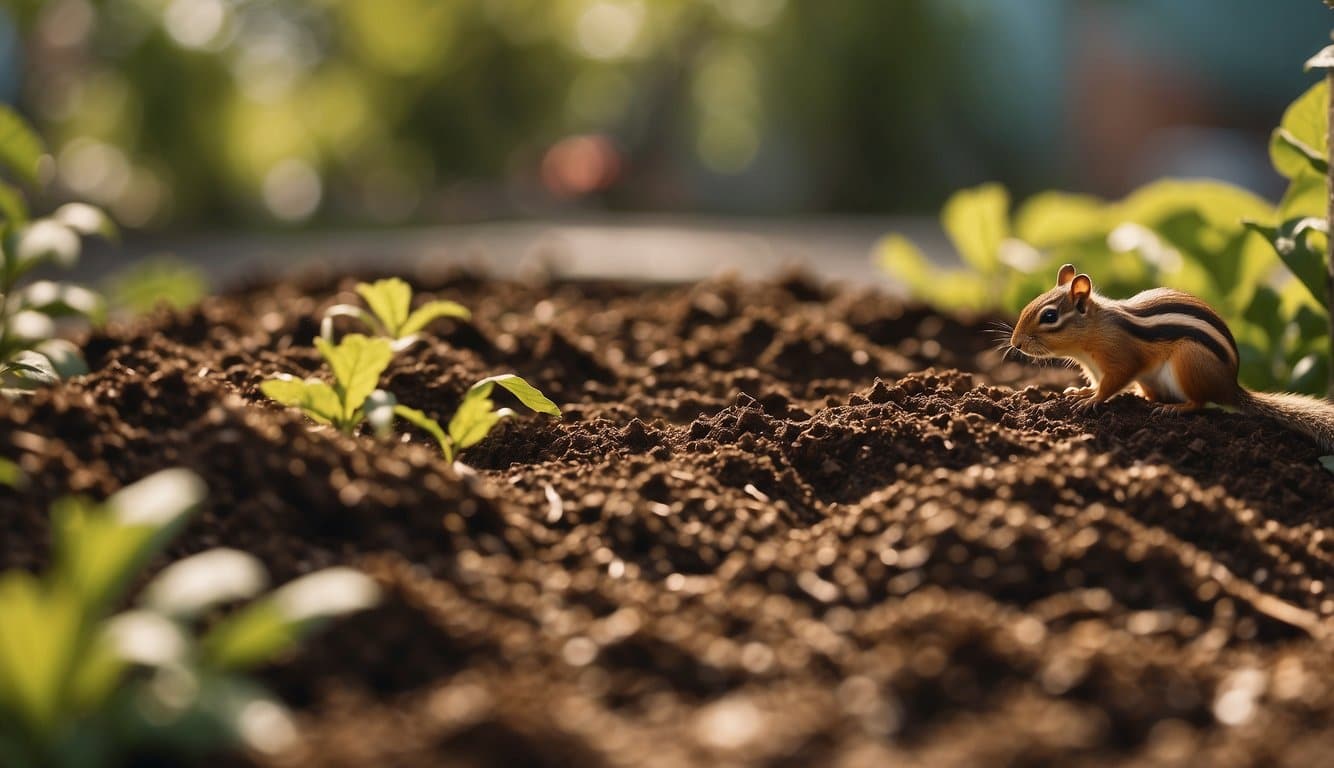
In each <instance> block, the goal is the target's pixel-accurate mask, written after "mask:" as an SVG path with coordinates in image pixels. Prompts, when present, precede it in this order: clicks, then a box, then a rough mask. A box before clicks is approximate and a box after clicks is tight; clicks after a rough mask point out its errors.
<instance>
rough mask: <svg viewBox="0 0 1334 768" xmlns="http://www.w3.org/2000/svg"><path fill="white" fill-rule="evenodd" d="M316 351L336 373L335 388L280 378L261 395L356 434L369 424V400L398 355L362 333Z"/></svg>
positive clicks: (265, 386)
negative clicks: (360, 426) (367, 418)
mask: <svg viewBox="0 0 1334 768" xmlns="http://www.w3.org/2000/svg"><path fill="white" fill-rule="evenodd" d="M315 347H316V348H317V349H319V351H320V354H321V355H323V356H324V361H325V362H326V363H328V364H329V369H330V370H332V371H333V377H334V383H333V384H332V385H330V384H328V383H326V382H323V381H320V380H319V379H305V380H301V379H298V378H295V377H293V376H289V375H287V374H279V377H278V378H276V379H271V380H269V381H266V382H264V383H263V384H261V385H260V387H259V388H260V391H262V392H263V393H264V394H265V395H268V396H269V397H270V398H272V399H274V400H277V401H278V402H280V403H282V404H283V405H287V406H292V407H296V408H300V409H301V410H302V411H304V412H305V414H306V415H307V416H309V417H310V418H312V419H314V420H315V421H317V422H319V423H321V424H332V425H333V426H334V427H335V428H336V429H338V431H340V432H343V433H345V434H352V433H353V432H355V431H356V429H357V427H358V426H359V425H360V424H361V422H363V421H365V420H366V408H365V407H364V406H365V405H366V400H367V398H369V397H370V396H371V393H373V392H375V391H376V387H377V386H378V384H379V381H380V374H382V373H384V369H385V368H388V367H389V362H390V361H391V360H393V358H394V351H393V349H392V348H391V345H390V343H389V342H388V341H387V340H385V339H373V338H370V337H367V336H363V335H362V334H359V333H352V334H348V335H347V336H344V337H343V340H342V341H340V342H339V343H338V345H337V346H335V345H334V344H333V343H332V342H330V341H328V340H327V339H323V338H318V339H315ZM377 402H378V401H377Z"/></svg>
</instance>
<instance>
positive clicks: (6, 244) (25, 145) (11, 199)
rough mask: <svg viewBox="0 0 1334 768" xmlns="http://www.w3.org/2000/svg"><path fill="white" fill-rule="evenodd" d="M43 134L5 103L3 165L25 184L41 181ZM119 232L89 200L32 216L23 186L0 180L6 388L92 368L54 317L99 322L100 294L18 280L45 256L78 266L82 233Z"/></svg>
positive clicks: (1, 368) (0, 116)
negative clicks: (62, 336)
mask: <svg viewBox="0 0 1334 768" xmlns="http://www.w3.org/2000/svg"><path fill="white" fill-rule="evenodd" d="M42 154H43V148H42V143H41V140H40V139H38V138H37V136H36V134H34V133H33V132H32V130H31V129H29V128H28V126H27V125H26V124H25V123H24V122H23V120H22V119H20V118H19V117H18V115H17V114H15V113H14V112H13V111H12V110H10V109H9V108H7V107H4V106H0V170H3V171H5V172H6V173H7V175H8V177H10V178H12V179H14V180H15V181H17V182H18V183H20V184H35V183H36V181H37V163H38V161H39V160H40V158H41V156H42ZM95 234H96V235H102V236H104V237H107V238H112V237H114V236H115V227H114V226H113V225H112V223H111V220H110V219H109V218H107V216H106V215H105V214H104V213H102V212H101V211H99V210H98V209H96V208H94V207H92V206H90V205H84V204H83V203H70V204H68V205H65V206H62V207H60V208H58V209H57V210H56V211H55V213H53V214H52V215H51V216H49V217H47V218H42V219H37V220H31V219H30V218H29V216H28V206H27V203H26V202H25V200H24V197H23V193H22V192H21V191H20V189H19V188H18V187H16V186H14V185H12V184H9V183H7V182H4V181H0V393H3V394H5V395H9V396H13V395H16V394H21V393H23V392H25V391H28V390H31V389H33V388H35V387H37V386H40V385H43V384H49V383H51V382H54V381H58V380H59V379H61V378H65V377H69V376H74V375H78V374H81V373H85V372H86V371H87V368H86V366H85V365H84V363H83V359H82V357H81V356H80V355H79V351H78V350H77V349H76V348H75V347H74V346H73V345H72V344H70V343H69V342H67V341H63V340H60V339H56V338H54V336H55V333H56V320H57V319H58V318H61V317H66V316H80V317H83V318H86V319H88V320H91V321H93V322H95V323H96V322H100V321H101V320H102V318H103V316H104V314H105V307H104V303H103V301H102V298H101V297H100V296H98V295H97V294H96V293H94V292H93V291H90V290H88V289H87V288H83V287H80V286H77V285H71V284H68V283H57V282H52V281H49V280H39V281H35V282H31V283H28V284H27V285H20V281H21V280H22V279H23V278H24V277H25V276H26V275H27V274H28V273H29V272H30V271H31V270H32V269H33V268H34V267H37V266H38V265H40V264H45V263H52V264H55V265H57V266H61V267H70V266H73V264H74V263H75V262H77V261H78V259H79V252H80V250H81V243H80V237H81V236H83V235H95Z"/></svg>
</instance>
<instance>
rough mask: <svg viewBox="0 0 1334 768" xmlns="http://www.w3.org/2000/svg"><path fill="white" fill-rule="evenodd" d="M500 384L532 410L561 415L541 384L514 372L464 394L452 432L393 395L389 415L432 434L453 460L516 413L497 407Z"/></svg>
mask: <svg viewBox="0 0 1334 768" xmlns="http://www.w3.org/2000/svg"><path fill="white" fill-rule="evenodd" d="M496 385H499V386H500V387H502V388H503V389H506V390H508V391H509V392H510V394H512V395H514V396H515V397H516V398H518V400H519V402H520V403H523V405H524V406H526V407H527V408H529V409H530V410H532V411H534V412H536V413H543V414H546V415H548V416H555V417H557V418H559V417H560V408H559V407H557V406H556V404H555V403H554V402H552V401H551V399H550V398H548V397H547V396H546V395H544V394H542V392H541V391H539V390H538V389H537V387H534V386H533V385H532V384H529V383H528V382H527V381H525V380H524V379H522V378H520V377H519V376H516V375H514V374H512V373H506V374H501V375H499V376H490V377H487V378H485V379H482V380H481V381H479V382H477V383H476V384H474V385H472V387H471V388H469V389H468V393H467V394H466V395H464V396H463V401H462V402H460V403H459V407H458V409H457V410H455V411H454V416H453V417H452V418H451V419H450V420H449V430H448V432H446V430H445V429H443V428H442V427H441V426H440V422H438V421H436V420H435V419H432V418H431V417H430V416H427V415H426V414H425V413H423V412H422V411H419V410H417V409H415V408H409V407H407V406H406V405H399V404H398V403H396V402H393V401H392V396H389V398H388V399H387V400H386V401H385V403H384V406H385V407H386V408H388V410H387V411H386V416H387V417H388V418H389V419H390V420H392V418H393V417H394V416H397V417H398V418H400V419H403V420H404V421H406V422H408V423H410V424H412V425H414V426H416V427H418V428H419V429H422V430H424V431H425V432H427V433H428V434H430V435H431V436H432V437H434V438H435V440H436V442H437V443H439V445H440V452H441V454H443V455H444V457H445V460H446V461H451V462H452V461H453V460H454V458H455V457H456V456H457V455H458V454H459V452H460V451H463V450H466V449H468V448H471V447H472V446H474V445H476V444H478V443H480V442H481V441H482V440H484V439H486V436H487V435H488V434H490V433H491V430H492V429H493V428H495V426H496V425H497V424H499V423H500V421H501V420H502V419H505V418H508V417H509V416H512V415H514V411H512V410H510V409H509V408H497V407H496V403H495V401H494V400H492V399H491V393H492V392H493V391H494V390H495V387H496ZM386 428H387V425H386Z"/></svg>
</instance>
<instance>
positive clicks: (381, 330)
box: [320, 277, 472, 352]
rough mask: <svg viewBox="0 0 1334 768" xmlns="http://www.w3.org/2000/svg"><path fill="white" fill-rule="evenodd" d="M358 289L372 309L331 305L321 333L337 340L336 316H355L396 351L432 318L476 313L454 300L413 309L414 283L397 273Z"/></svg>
mask: <svg viewBox="0 0 1334 768" xmlns="http://www.w3.org/2000/svg"><path fill="white" fill-rule="evenodd" d="M357 293H358V294H360V296H361V298H362V299H363V300H365V302H366V306H368V307H370V311H369V312H367V311H366V310H364V309H362V308H361V307H357V306H353V305H351V304H336V305H334V306H332V307H329V309H328V310H326V311H325V313H324V319H323V320H322V321H321V322H320V335H321V336H322V337H324V338H325V339H326V340H329V341H333V319H334V318H335V317H354V318H356V319H357V320H360V321H361V323H362V324H363V325H365V326H366V328H367V329H369V330H370V331H371V332H372V333H374V334H376V335H379V336H383V337H385V338H387V339H389V340H390V341H391V342H392V343H393V344H392V346H393V350H394V351H395V352H399V351H402V350H404V349H407V348H408V347H410V346H412V344H413V343H415V342H416V341H417V334H418V333H419V332H420V331H422V329H424V328H426V326H427V325H429V324H430V323H431V321H433V320H436V319H438V318H442V317H458V318H462V319H464V320H466V319H468V318H470V317H472V313H470V312H469V311H468V308H467V307H465V306H463V305H462V304H459V303H457V302H453V301H443V300H437V301H428V302H426V303H425V304H423V305H421V306H420V307H417V308H416V309H415V310H414V309H412V286H410V285H408V284H407V283H406V282H404V281H403V280H400V279H398V278H397V277H391V278H387V279H384V280H376V281H375V282H373V283H358V284H357Z"/></svg>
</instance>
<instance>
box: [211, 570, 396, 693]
mask: <svg viewBox="0 0 1334 768" xmlns="http://www.w3.org/2000/svg"><path fill="white" fill-rule="evenodd" d="M379 599H380V590H379V588H378V587H377V586H376V584H375V582H374V581H373V580H372V579H371V578H370V577H368V576H366V575H365V574H363V573H361V572H359V571H356V570H353V569H351V568H344V567H334V568H326V569H324V570H322V571H316V572H315V573H311V574H307V575H305V576H302V577H300V578H298V579H295V580H293V581H290V582H288V583H287V584H284V585H283V586H281V587H279V588H278V589H276V590H274V592H273V593H272V594H270V595H269V596H267V597H265V598H263V599H261V600H258V601H256V602H254V603H251V604H250V605H249V606H247V607H246V608H244V609H242V610H240V611H238V612H237V613H235V614H233V615H232V616H231V617H229V618H227V619H224V620H223V621H222V622H220V623H219V624H218V625H217V626H216V627H214V629H213V630H212V631H211V632H209V633H208V635H207V636H205V638H204V641H203V644H202V645H203V650H204V654H205V657H206V658H207V659H208V661H209V662H210V663H211V664H212V665H213V666H215V667H218V668H219V669H245V668H248V667H253V666H255V665H257V664H262V663H264V662H266V661H268V660H270V659H272V658H273V657H274V656H277V655H278V654H281V653H283V652H285V651H287V650H289V649H290V648H292V647H293V646H294V645H295V644H296V643H297V641H299V640H300V639H301V638H302V637H303V636H304V635H306V634H307V633H309V632H310V631H311V630H312V629H314V628H316V627H317V626H319V625H320V624H321V623H323V622H324V621H325V620H327V619H330V618H333V617H335V616H342V615H346V614H348V613H352V612H355V611H362V610H365V609H367V608H370V607H372V606H374V605H375V604H376V603H377V602H379Z"/></svg>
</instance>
